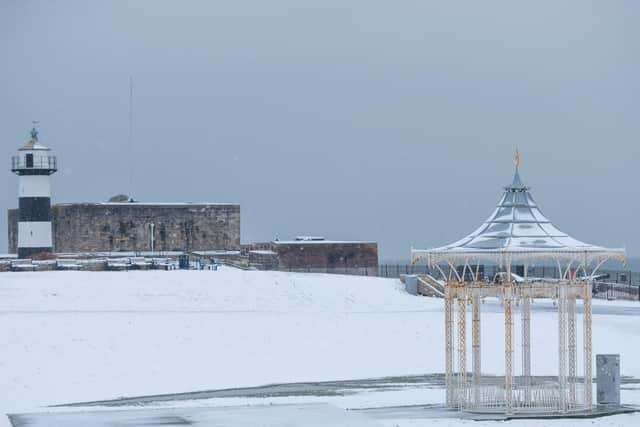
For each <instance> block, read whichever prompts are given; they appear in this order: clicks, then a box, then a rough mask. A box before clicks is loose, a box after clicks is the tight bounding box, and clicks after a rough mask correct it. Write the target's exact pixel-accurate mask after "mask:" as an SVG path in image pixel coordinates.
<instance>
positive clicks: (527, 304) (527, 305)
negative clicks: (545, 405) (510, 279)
mask: <svg viewBox="0 0 640 427" xmlns="http://www.w3.org/2000/svg"><path fill="white" fill-rule="evenodd" d="M522 376H523V380H524V384H525V386H526V388H525V401H526V402H531V299H530V297H529V296H528V295H525V296H524V297H523V298H522Z"/></svg>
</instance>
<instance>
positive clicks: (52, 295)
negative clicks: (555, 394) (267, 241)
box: [0, 268, 640, 427]
mask: <svg viewBox="0 0 640 427" xmlns="http://www.w3.org/2000/svg"><path fill="white" fill-rule="evenodd" d="M442 307H443V304H442V300H438V299H431V298H423V297H415V296H411V295H408V294H407V293H405V292H404V291H403V288H402V285H401V284H400V283H399V282H398V281H396V280H391V279H378V278H370V277H355V276H338V275H323V274H301V273H280V272H248V271H240V270H235V269H231V268H223V269H221V270H219V271H217V272H213V271H171V272H164V271H138V272H120V273H115V272H43V273H2V274H0V413H19V412H33V411H36V412H37V411H42V410H44V409H43V407H45V406H48V405H55V404H62V403H70V402H81V401H92V400H105V399H113V398H117V397H121V396H140V395H151V394H164V393H179V392H191V391H198V390H211V389H218V388H227V387H248V386H257V385H263V384H270V383H285V382H296V381H327V380H340V379H358V378H372V377H383V376H403V375H415V374H431V373H442V372H443V371H444V337H443V332H444V331H443V323H444V322H443V309H442ZM639 319H640V304H638V303H634V302H605V301H596V302H594V317H593V326H594V346H593V347H594V354H596V353H620V354H621V359H622V373H623V375H627V376H634V377H639V378H640V364H638V363H636V362H635V361H637V360H640V358H639V357H638V356H640V345H639V344H637V342H638V338H639V337H640V330H639V328H638V326H640V325H639V324H638V320H639ZM482 321H483V323H482V339H483V354H482V360H483V371H484V372H486V373H495V374H500V373H502V368H503V366H502V362H503V349H504V347H503V342H502V341H503V338H502V337H503V334H502V331H503V317H502V313H501V307H500V306H499V304H498V303H497V302H496V301H487V302H486V303H485V305H484V306H483V317H482ZM556 328H557V324H556V314H555V312H554V308H553V307H552V305H551V304H550V303H547V302H539V303H536V304H535V305H534V312H533V316H532V342H533V347H534V349H533V371H534V374H538V375H544V374H550V375H552V374H554V373H555V372H556V366H557V355H556V354H555V352H554V351H553V349H555V348H556V347H557V344H556V343H557V335H556ZM468 329H470V328H468ZM517 344H518V339H517V336H516V345H517ZM516 369H517V366H516ZM580 370H581V368H580ZM443 399H444V392H443V390H441V389H433V388H424V389H404V390H400V391H398V392H395V393H394V392H392V391H385V392H379V393H363V394H359V395H355V396H346V397H342V398H341V397H331V398H326V399H320V400H322V401H327V402H330V403H332V404H335V405H337V406H340V407H349V408H358V407H360V408H362V407H370V406H390V405H401V404H421V403H441V402H442V401H443ZM623 399H626V403H640V394H639V393H638V392H637V391H625V392H624V393H623ZM318 400H319V399H318V398H306V397H304V396H298V397H295V398H289V399H288V400H287V401H288V402H296V403H307V402H314V403H315V402H318ZM260 402H268V399H258V398H235V399H220V400H217V401H215V399H212V400H206V401H193V402H191V403H188V402H187V403H182V405H189V404H192V405H194V406H198V405H203V404H206V405H216V406H220V405H222V404H225V405H228V404H259V403H260ZM380 422H381V423H382V424H383V425H389V426H392V425H394V426H395V425H400V426H405V425H407V426H421V425H430V424H431V423H433V422H438V423H439V424H440V425H455V424H457V423H461V424H464V423H467V422H465V421H457V420H424V419H422V420H420V419H418V420H416V419H406V420H397V419H391V420H381V421H380ZM592 422H593V420H589V421H588V420H575V421H572V422H571V423H572V424H571V425H578V424H580V425H586V424H587V423H589V424H591V423H592ZM598 423H599V424H600V423H602V424H603V425H634V424H636V423H640V416H635V415H625V416H616V417H609V418H606V419H601V420H598ZM514 424H517V425H529V424H531V425H534V424H535V425H537V424H536V423H535V422H528V421H518V422H514ZM6 425H9V423H8V420H7V419H6V418H5V417H0V426H2V427H4V426H6ZM563 425H568V424H566V423H565V422H563Z"/></svg>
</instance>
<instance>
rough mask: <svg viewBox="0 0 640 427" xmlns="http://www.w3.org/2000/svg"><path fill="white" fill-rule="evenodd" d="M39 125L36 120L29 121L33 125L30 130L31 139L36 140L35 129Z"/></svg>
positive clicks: (36, 131)
mask: <svg viewBox="0 0 640 427" xmlns="http://www.w3.org/2000/svg"><path fill="white" fill-rule="evenodd" d="M38 123H40V122H39V121H38V120H31V124H33V128H31V138H33V139H38V129H36V125H37V124H38Z"/></svg>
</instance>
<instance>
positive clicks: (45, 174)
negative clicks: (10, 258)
mask: <svg viewBox="0 0 640 427" xmlns="http://www.w3.org/2000/svg"><path fill="white" fill-rule="evenodd" d="M57 170H58V169H57V164H56V158H55V156H52V155H51V150H50V149H49V148H48V147H46V146H44V145H43V144H42V143H40V141H39V140H38V131H37V130H36V128H35V126H34V127H33V129H31V138H30V140H29V141H28V142H27V143H26V144H25V145H24V146H23V147H22V148H20V149H19V150H18V155H17V156H13V157H12V158H11V171H12V172H13V173H15V174H16V175H18V176H19V177H20V178H19V186H18V203H19V208H18V258H28V257H31V256H33V255H34V254H40V253H49V252H52V251H53V241H52V236H51V178H50V176H51V175H52V174H54V173H55V172H56V171H57Z"/></svg>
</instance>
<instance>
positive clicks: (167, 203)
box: [53, 202, 240, 207]
mask: <svg viewBox="0 0 640 427" xmlns="http://www.w3.org/2000/svg"><path fill="white" fill-rule="evenodd" d="M74 205H85V206H166V207H172V206H240V203H217V202H72V203H54V204H53V206H74Z"/></svg>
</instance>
